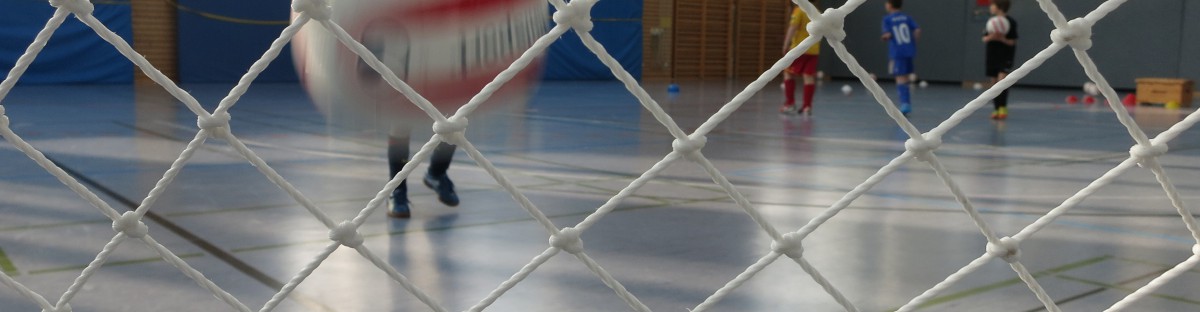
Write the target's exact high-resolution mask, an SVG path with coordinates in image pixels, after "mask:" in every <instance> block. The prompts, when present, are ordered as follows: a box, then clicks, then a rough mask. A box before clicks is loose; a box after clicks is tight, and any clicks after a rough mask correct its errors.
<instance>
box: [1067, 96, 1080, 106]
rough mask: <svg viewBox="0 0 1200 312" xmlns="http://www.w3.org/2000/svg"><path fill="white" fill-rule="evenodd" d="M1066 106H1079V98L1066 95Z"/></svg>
mask: <svg viewBox="0 0 1200 312" xmlns="http://www.w3.org/2000/svg"><path fill="white" fill-rule="evenodd" d="M1067 104H1071V105H1075V104H1079V97H1078V96H1075V95H1068V96H1067Z"/></svg>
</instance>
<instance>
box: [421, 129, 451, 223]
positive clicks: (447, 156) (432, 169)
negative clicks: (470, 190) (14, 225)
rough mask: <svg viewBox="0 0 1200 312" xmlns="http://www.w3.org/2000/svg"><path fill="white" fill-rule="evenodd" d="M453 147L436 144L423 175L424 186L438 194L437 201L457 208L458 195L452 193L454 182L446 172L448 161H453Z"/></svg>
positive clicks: (443, 143)
mask: <svg viewBox="0 0 1200 312" xmlns="http://www.w3.org/2000/svg"><path fill="white" fill-rule="evenodd" d="M454 149H455V146H454V145H451V144H449V143H446V142H442V143H440V144H438V146H437V148H435V149H434V150H433V159H431V160H430V161H429V172H427V173H425V179H424V182H425V186H428V187H429V188H431V189H433V190H434V191H435V192H437V194H438V201H441V202H442V203H443V204H446V206H451V207H453V206H458V193H455V192H454V182H451V181H450V175H448V174H446V171H447V170H449V169H450V161H452V160H454Z"/></svg>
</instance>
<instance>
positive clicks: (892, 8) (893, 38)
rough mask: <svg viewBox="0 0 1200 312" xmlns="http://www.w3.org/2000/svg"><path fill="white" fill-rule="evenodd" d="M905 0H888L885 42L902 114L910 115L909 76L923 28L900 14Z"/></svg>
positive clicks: (884, 28)
mask: <svg viewBox="0 0 1200 312" xmlns="http://www.w3.org/2000/svg"><path fill="white" fill-rule="evenodd" d="M903 6H904V0H888V1H887V2H886V3H884V8H885V9H887V12H888V14H887V15H885V16H883V40H885V41H887V42H888V57H889V58H890V61H889V62H888V67H889V70H890V71H891V73H892V75H893V76H895V77H896V91H897V93H900V112H901V113H904V114H905V115H908V113H909V112H911V111H912V102H911V101H909V91H911V90H912V89H911V88H910V87H909V85H908V76H909V75H910V74H912V73H913V56H916V55H917V44H916V41H917V39H918V38H920V37H921V28H918V27H917V22H915V21H913V19H912V17H909V16H908V14H904V12H900V8H901V7H903Z"/></svg>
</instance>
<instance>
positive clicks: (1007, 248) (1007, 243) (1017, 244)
mask: <svg viewBox="0 0 1200 312" xmlns="http://www.w3.org/2000/svg"><path fill="white" fill-rule="evenodd" d="M987 253H988V254H989V255H992V256H993V257H996V258H1000V259H1004V261H1005V262H1008V263H1013V262H1017V260H1020V259H1021V241H1019V240H1017V239H1016V238H1012V237H1008V236H1005V237H1003V238H1000V242H999V243H990V242H989V243H988V244H987Z"/></svg>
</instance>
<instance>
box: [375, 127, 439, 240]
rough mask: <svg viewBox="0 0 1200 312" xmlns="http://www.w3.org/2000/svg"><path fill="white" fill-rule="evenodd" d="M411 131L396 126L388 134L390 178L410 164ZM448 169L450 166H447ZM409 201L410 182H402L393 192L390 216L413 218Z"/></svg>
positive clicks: (389, 210) (389, 209)
mask: <svg viewBox="0 0 1200 312" xmlns="http://www.w3.org/2000/svg"><path fill="white" fill-rule="evenodd" d="M409 136H411V129H409V128H408V127H407V126H395V127H393V128H392V132H391V133H390V134H388V148H387V158H388V178H389V179H390V178H394V177H396V174H398V173H400V170H401V169H403V168H404V165H405V164H407V163H408V140H409ZM447 167H448V166H447ZM411 211H412V210H411V209H410V207H409V201H408V181H400V186H397V187H396V190H394V191H392V200H391V207H390V208H388V216H390V217H393V218H402V219H406V218H408V217H410V216H412V212H411Z"/></svg>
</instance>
